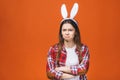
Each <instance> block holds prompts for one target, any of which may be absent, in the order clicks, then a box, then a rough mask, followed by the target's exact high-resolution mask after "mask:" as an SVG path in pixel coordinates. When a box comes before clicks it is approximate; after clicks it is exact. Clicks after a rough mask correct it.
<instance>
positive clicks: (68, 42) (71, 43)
mask: <svg viewBox="0 0 120 80" xmlns="http://www.w3.org/2000/svg"><path fill="white" fill-rule="evenodd" d="M64 45H65V47H67V48H72V47H73V46H75V43H74V41H64Z"/></svg>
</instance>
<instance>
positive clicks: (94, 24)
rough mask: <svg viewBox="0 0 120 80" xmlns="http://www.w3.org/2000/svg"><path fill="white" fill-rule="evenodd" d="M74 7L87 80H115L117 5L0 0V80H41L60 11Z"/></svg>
mask: <svg viewBox="0 0 120 80" xmlns="http://www.w3.org/2000/svg"><path fill="white" fill-rule="evenodd" d="M74 2H78V3H79V5H80V8H79V12H78V14H77V16H76V17H75V19H77V20H78V22H79V28H80V31H81V37H82V42H83V43H85V44H87V45H88V47H89V50H90V68H89V71H88V73H87V76H88V79H89V80H120V62H119V61H120V59H119V58H120V51H119V48H120V42H119V41H120V33H119V31H120V1H119V0H0V80H47V77H46V72H45V68H46V56H47V52H48V49H49V47H50V46H51V45H53V44H54V43H56V42H57V41H58V30H59V25H60V21H61V19H62V17H61V14H60V7H61V4H62V3H65V4H66V6H67V9H68V12H70V10H71V8H72V6H73V4H74Z"/></svg>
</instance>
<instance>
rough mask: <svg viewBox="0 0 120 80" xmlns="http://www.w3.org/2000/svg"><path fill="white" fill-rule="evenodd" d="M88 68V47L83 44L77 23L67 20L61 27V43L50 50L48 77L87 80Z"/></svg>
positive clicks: (65, 79) (58, 79)
mask: <svg viewBox="0 0 120 80" xmlns="http://www.w3.org/2000/svg"><path fill="white" fill-rule="evenodd" d="M88 68H89V51H88V47H87V46H86V45H84V44H82V43H81V39H80V32H79V29H78V25H77V23H76V22H75V21H74V20H72V19H66V20H64V21H62V23H61V25H60V31H59V43H58V44H55V45H53V46H52V47H51V48H50V49H49V52H48V57H47V76H48V78H49V79H51V80H87V78H86V73H87V71H88Z"/></svg>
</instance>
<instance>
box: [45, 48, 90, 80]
mask: <svg viewBox="0 0 120 80" xmlns="http://www.w3.org/2000/svg"><path fill="white" fill-rule="evenodd" d="M52 53H53V51H52V48H51V49H50V51H49V55H48V60H47V76H48V78H56V79H60V78H61V79H65V78H73V77H75V76H76V75H82V74H86V72H87V70H88V67H89V52H88V49H86V50H85V51H84V52H83V59H82V61H81V63H80V64H79V65H73V66H62V67H55V62H54V60H53V56H52V55H51V54H52Z"/></svg>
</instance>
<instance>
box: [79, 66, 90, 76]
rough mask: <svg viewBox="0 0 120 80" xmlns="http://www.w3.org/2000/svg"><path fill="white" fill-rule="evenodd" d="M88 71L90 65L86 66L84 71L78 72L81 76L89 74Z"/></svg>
mask: <svg viewBox="0 0 120 80" xmlns="http://www.w3.org/2000/svg"><path fill="white" fill-rule="evenodd" d="M88 69H89V64H88V65H87V66H85V67H84V69H80V70H78V74H79V75H83V74H87V72H88Z"/></svg>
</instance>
